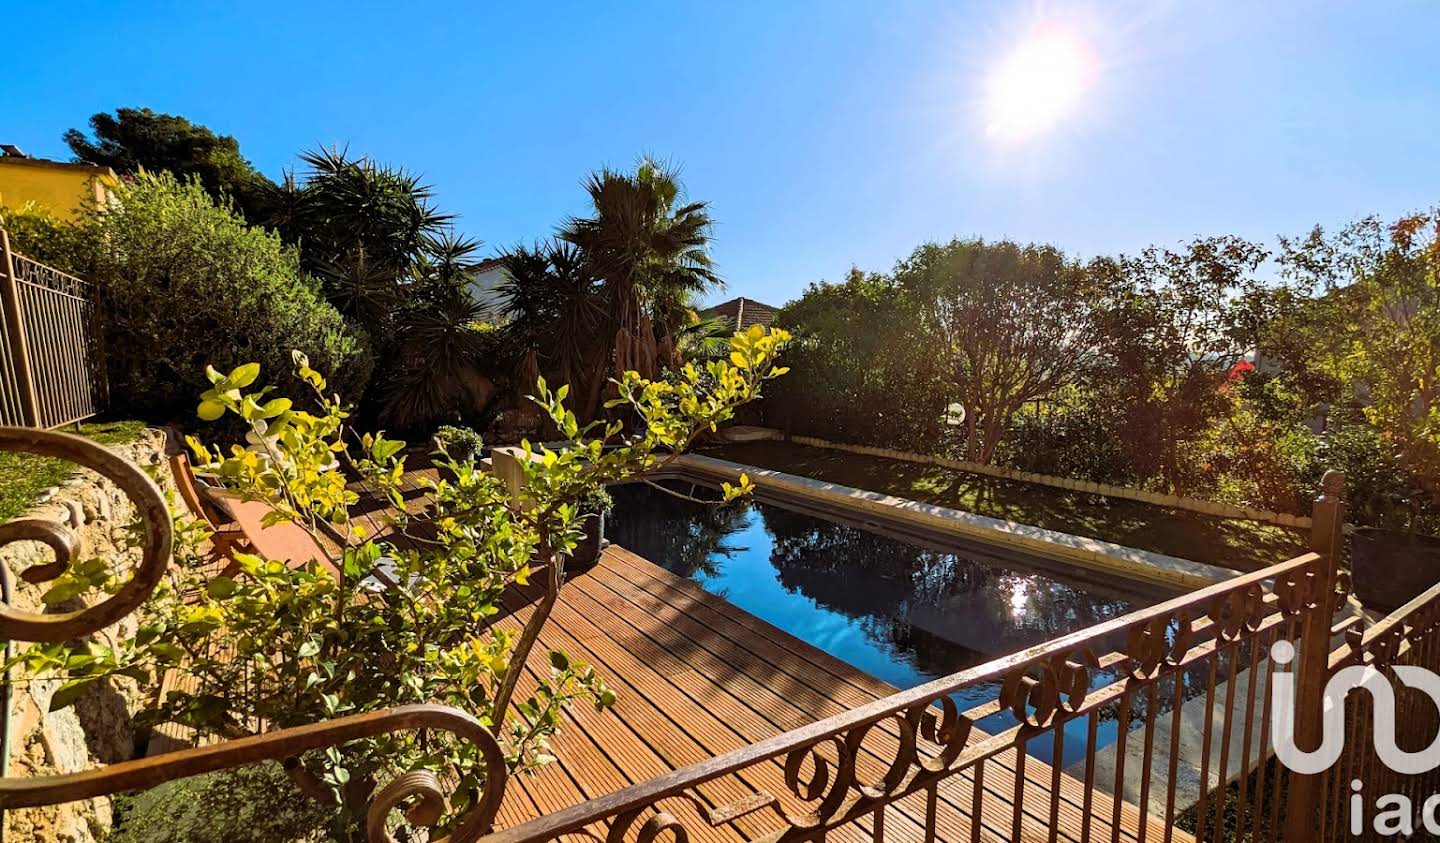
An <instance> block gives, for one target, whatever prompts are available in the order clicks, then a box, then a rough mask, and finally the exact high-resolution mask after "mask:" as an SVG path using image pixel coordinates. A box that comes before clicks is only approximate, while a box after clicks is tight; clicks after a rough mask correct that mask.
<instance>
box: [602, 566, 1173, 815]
mask: <svg viewBox="0 0 1440 843" xmlns="http://www.w3.org/2000/svg"><path fill="white" fill-rule="evenodd" d="M614 550H616V551H617V552H618V553H619V554H621V555H624V556H626V557H629V558H630V559H632V560H634V562H632V564H630V565H624V566H614V567H610V566H606V567H605V568H604V569H603V571H604V573H605V574H607V575H612V574H619V575H622V576H623V577H624V578H625V579H626V580H627V581H628V582H630V583H632V584H634V585H635V587H636V589H637V590H638V591H643V592H644V593H646V594H649V595H651V596H652V597H653V598H654V601H655V602H653V603H646V602H644V601H643V600H642V601H641V602H639V603H637V607H638V609H639V610H640V611H642V612H656V611H660V608H659V607H660V606H666V607H668V608H670V609H672V610H674V616H673V618H672V620H673V621H674V622H675V623H678V624H684V623H685V622H686V621H688V620H691V619H693V620H695V621H697V622H699V621H702V620H705V619H706V618H705V615H706V613H707V612H716V613H719V614H720V615H722V616H723V617H725V619H726V620H728V621H732V622H734V623H735V624H738V625H741V626H743V627H744V628H745V629H746V630H750V631H756V632H761V631H765V632H767V633H770V634H773V635H774V636H777V637H780V636H784V637H788V634H787V633H785V632H784V631H783V630H779V629H778V628H776V627H773V626H771V625H770V624H768V623H766V622H765V621H763V620H760V619H759V618H755V617H754V616H751V615H748V614H747V613H744V612H743V611H742V610H740V609H738V608H737V607H735V606H733V604H730V603H728V602H724V601H719V600H717V599H716V598H715V597H714V596H713V595H710V594H709V593H708V592H705V591H703V590H700V589H698V587H696V589H697V590H698V593H693V594H692V593H686V592H687V591H688V589H687V588H685V586H687V585H691V586H693V583H689V581H687V580H682V579H680V578H678V577H674V575H671V574H669V573H668V572H666V571H664V570H663V569H660V568H658V566H654V565H653V564H652V563H649V562H647V561H646V560H643V559H642V558H640V557H638V556H635V555H634V554H631V553H629V552H628V551H625V550H624V549H621V548H616V549H614ZM640 563H643V564H640ZM672 579H673V580H674V582H671V581H670V580H672ZM607 583H609V584H612V585H613V584H614V581H613V580H607ZM676 593H678V599H679V600H683V601H685V602H677V603H667V602H666V598H667V597H671V599H676V598H675V597H673V596H672V595H674V594H676ZM632 596H633V595H632ZM737 615H738V616H743V618H744V620H743V621H742V620H741V619H740V618H737V617H736V616H737ZM709 625H710V628H711V630H713V632H714V633H715V634H716V635H720V636H724V637H727V638H729V639H730V640H731V641H732V642H734V643H735V644H737V645H739V646H740V647H747V646H748V647H749V648H750V649H753V650H755V651H757V652H762V653H766V656H767V657H769V656H770V655H771V654H772V652H773V651H771V650H770V648H769V647H767V646H766V644H765V643H759V642H756V639H755V638H754V637H753V636H749V635H746V634H744V633H740V634H738V635H737V634H736V633H735V630H734V628H733V626H732V625H731V624H727V623H723V622H713V621H712V622H711V623H710V624H709ZM697 637H699V636H698V635H697ZM768 640H769V638H768V637H767V638H766V641H768ZM782 640H783V639H782ZM791 640H792V641H793V639H791ZM702 646H703V645H702ZM792 646H793V645H792ZM785 652H786V653H789V652H792V649H791V648H787V649H786V650H785ZM794 652H796V654H797V655H800V656H809V655H812V654H813V653H819V652H820V651H818V650H815V648H811V647H808V646H806V647H804V648H794ZM822 655H824V656H825V657H826V658H828V659H833V657H831V656H829V655H828V654H823V653H822ZM781 661H782V663H785V664H787V665H793V663H794V659H785V660H781ZM835 662H836V663H837V665H838V666H841V667H848V666H846V665H844V663H843V662H839V660H838V659H836V660H835ZM772 663H774V662H773V659H772ZM836 669H838V668H830V669H829V670H827V672H830V671H832V670H836ZM848 672H852V673H858V671H856V670H855V669H854V668H853V667H849V671H848ZM800 675H801V676H802V677H803V678H805V679H807V680H808V684H811V685H812V686H813V684H814V683H815V681H816V675H815V674H814V673H812V672H809V671H804V672H801V674H800ZM866 678H867V679H870V677H868V676H867V677H866ZM872 681H874V682H876V683H878V684H879V685H880V686H881V687H882V688H885V689H888V690H886V691H885V692H884V694H880V695H888V694H889V693H894V689H893V688H891V687H890V686H889V685H885V684H884V683H879V680H872ZM842 693H844V696H843V697H840V702H841V706H842V707H843V708H852V707H854V706H857V705H861V704H863V703H865V702H869V701H870V699H873V698H874V697H873V696H870V695H868V694H863V693H862V694H859V695H855V694H851V693H849V692H842ZM837 696H838V695H837ZM997 763H1000V764H1001V765H1002V766H1004V767H1006V768H1007V769H1010V770H1011V771H1012V772H1013V768H1014V765H1013V763H1012V764H1006V763H1005V762H1004V760H1003V759H999V760H997ZM1025 773H1026V779H1027V780H1028V781H1029V782H1030V783H1032V784H1033V785H1035V789H1036V790H1037V792H1036V793H1035V794H1034V796H1035V797H1036V798H1034V799H1033V800H1032V799H1027V800H1026V803H1027V804H1026V806H1025V807H1026V810H1027V813H1030V814H1032V815H1034V816H1035V817H1036V818H1038V819H1042V820H1043V821H1045V822H1046V823H1047V824H1048V816H1049V809H1050V805H1049V786H1050V778H1051V771H1050V770H1049V766H1048V765H1044V764H1043V762H1039V761H1035V760H1033V759H1032V760H1031V762H1030V763H1027V764H1026V770H1025ZM991 778H993V776H992V777H991ZM1061 782H1062V787H1061V796H1062V810H1061V814H1062V817H1063V819H1064V822H1065V825H1066V826H1068V828H1069V830H1070V831H1071V832H1072V833H1073V834H1076V835H1078V834H1079V832H1080V830H1081V823H1082V820H1083V814H1082V813H1079V812H1080V811H1081V810H1082V809H1083V805H1084V790H1083V784H1082V783H1081V782H1079V781H1077V780H1074V779H1071V778H1069V777H1068V776H1067V777H1062V779H1061ZM989 784H990V779H989V778H987V788H986V790H987V792H990V791H991V790H992V788H990V787H989V786H988V785H989ZM1042 794H1043V796H1042ZM997 796H1003V794H997ZM1101 797H1102V794H1098V793H1097V794H1096V797H1095V801H1094V805H1095V806H1096V807H1093V808H1092V811H1096V812H1098V813H1100V814H1102V815H1103V817H1105V818H1108V816H1109V811H1108V807H1109V803H1108V802H1107V801H1106V800H1105V799H1102V798H1101ZM1042 801H1043V804H1041V802H1042ZM1101 807H1103V808H1105V809H1106V810H1104V811H1100V808H1101ZM1069 808H1074V809H1075V810H1074V811H1071V810H1069ZM1094 822H1095V821H1093V820H1092V830H1094V828H1095V826H1094ZM1139 822H1140V812H1139V809H1138V808H1135V807H1134V806H1132V805H1129V804H1128V803H1126V806H1125V808H1124V809H1123V819H1122V833H1123V834H1124V835H1125V836H1126V837H1137V836H1138V828H1139ZM1151 822H1152V826H1153V825H1154V823H1156V822H1161V821H1159V820H1158V819H1157V818H1151ZM1104 826H1105V829H1106V830H1107V831H1108V826H1109V824H1108V819H1107V820H1106V821H1105V823H1104ZM1160 828H1161V829H1162V834H1163V822H1162V823H1161V826H1160ZM1152 832H1153V828H1152Z"/></svg>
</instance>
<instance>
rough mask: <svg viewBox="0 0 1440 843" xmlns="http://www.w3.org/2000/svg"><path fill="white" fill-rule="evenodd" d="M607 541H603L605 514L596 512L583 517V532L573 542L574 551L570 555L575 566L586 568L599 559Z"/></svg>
mask: <svg viewBox="0 0 1440 843" xmlns="http://www.w3.org/2000/svg"><path fill="white" fill-rule="evenodd" d="M608 544H609V542H607V541H605V514H604V513H603V512H602V513H598V514H595V515H590V516H587V517H586V519H585V534H584V535H583V536H582V537H581V538H580V541H579V542H577V543H576V544H575V553H574V554H573V555H572V556H571V557H570V558H571V561H572V562H573V564H574V566H575V567H576V568H588V567H590V566H591V565H594V564H595V563H596V562H598V561H600V551H602V550H604V549H605V547H606V545H608Z"/></svg>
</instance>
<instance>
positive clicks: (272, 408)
mask: <svg viewBox="0 0 1440 843" xmlns="http://www.w3.org/2000/svg"><path fill="white" fill-rule="evenodd" d="M291 406H292V402H291V401H290V399H289V398H272V399H270V400H269V401H266V402H265V406H263V407H261V408H260V415H261V416H263V417H264V418H267V419H273V418H275V417H276V416H278V415H280V414H281V413H283V412H285V411H286V410H288V409H290V407H291Z"/></svg>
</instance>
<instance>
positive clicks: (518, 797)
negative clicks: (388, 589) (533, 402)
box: [358, 469, 1190, 843]
mask: <svg viewBox="0 0 1440 843" xmlns="http://www.w3.org/2000/svg"><path fill="white" fill-rule="evenodd" d="M430 471H433V470H432V469H421V470H417V471H414V472H412V473H411V475H409V476H408V477H407V481H408V487H409V488H408V491H407V494H406V499H407V500H406V508H407V509H409V510H410V511H411V512H420V511H422V510H423V509H424V508H425V506H426V504H427V498H426V495H425V491H424V488H423V486H421V485H420V483H419V482H418V480H419V476H420V475H421V474H423V473H429V472H430ZM358 511H359V512H360V513H362V517H363V518H365V519H368V520H369V521H370V522H371V524H372V529H374V530H376V531H377V532H383V531H384V530H385V526H386V525H385V521H386V519H385V517H384V505H383V504H382V503H381V502H380V501H376V500H374V499H373V498H368V499H367V500H365V501H362V504H361V506H360V507H359V508H358ZM506 608H507V609H509V610H510V613H509V615H508V616H507V617H506V618H505V619H504V620H502V621H501V623H503V624H509V625H513V626H517V627H518V626H519V625H520V624H522V623H523V622H524V620H525V618H526V617H528V615H529V611H530V605H529V600H528V598H527V597H526V596H525V595H521V594H516V595H515V596H514V597H513V598H512V599H511V600H510V601H509V603H508V605H507V606H506ZM549 648H554V649H563V650H565V651H566V652H567V653H568V654H569V655H570V656H571V657H572V658H573V659H579V660H582V661H586V662H589V663H591V664H593V665H594V666H595V668H596V670H597V671H599V673H600V674H601V675H602V676H603V677H604V678H605V680H606V682H607V683H608V684H609V685H610V686H611V687H612V688H614V689H615V691H616V693H617V694H618V695H619V701H618V702H617V703H616V705H615V706H614V708H613V709H611V710H608V711H604V712H597V711H595V710H594V709H592V708H589V707H581V706H575V707H573V709H572V710H571V711H569V712H568V713H567V714H566V721H567V722H566V723H565V724H564V726H563V728H562V731H561V733H560V735H559V736H558V737H557V738H556V740H555V742H554V745H553V747H552V753H553V754H554V755H555V757H556V758H557V761H556V762H555V763H552V764H550V765H548V766H546V767H544V768H542V769H541V770H540V771H539V772H538V773H535V774H532V775H525V776H520V777H518V778H517V779H515V780H514V781H513V782H512V784H511V786H510V789H509V791H508V793H507V795H506V799H505V802H504V804H503V806H502V808H501V813H500V817H499V824H500V825H501V826H502V827H509V826H513V825H515V824H518V823H520V822H523V821H525V820H529V819H533V818H535V817H537V816H540V815H542V814H545V813H549V812H553V811H556V810H559V809H561V808H565V807H569V806H571V805H575V804H577V803H580V802H583V801H585V800H587V799H591V798H594V797H597V796H600V795H602V794H605V793H608V792H611V791H614V790H616V789H619V788H622V787H625V786H627V785H630V784H634V783H636V782H640V781H644V780H646V779H649V778H652V777H654V776H657V775H660V774H663V773H667V772H670V771H672V770H676V769H679V768H682V767H685V766H688V765H691V764H694V763H697V762H700V761H703V760H705V759H707V758H711V757H713V756H715V755H718V754H720V753H724V752H728V751H730V750H733V749H738V748H740V747H743V746H745V745H747V744H751V743H754V742H756V741H759V740H762V739H764V738H768V737H772V736H774V735H777V734H780V733H782V732H785V731H788V730H791V729H795V728H798V727H801V726H804V725H806V724H809V723H813V722H815V721H817V720H820V719H823V718H825V717H828V716H831V715H835V714H840V713H842V712H844V711H846V710H849V709H852V708H855V707H856V706H859V705H862V704H864V703H868V702H871V701H873V700H875V699H879V698H882V697H885V696H888V695H889V694H892V693H894V692H895V690H896V689H895V688H894V687H892V686H890V685H888V684H886V683H884V682H881V681H879V680H877V679H874V678H872V677H870V676H868V675H867V674H865V673H863V672H861V671H860V670H857V669H856V668H854V667H852V666H850V665H848V664H846V663H844V662H842V661H840V660H838V659H836V658H834V657H832V656H830V655H828V654H826V653H824V652H822V651H820V650H818V649H816V648H814V647H812V646H810V645H808V644H806V643H804V642H802V641H800V640H798V639H796V638H794V637H792V636H790V635H788V634H787V633H785V632H782V631H781V630H779V629H778V628H776V627H774V626H771V625H770V624H768V623H766V622H764V621H762V620H760V619H758V618H756V617H754V616H752V615H749V614H747V613H745V612H743V611H741V610H740V609H738V608H736V607H735V606H733V605H731V604H730V603H728V602H727V601H725V600H724V599H722V598H719V597H716V596H715V595H712V594H710V593H708V592H706V591H704V590H703V589H701V588H700V587H699V586H698V585H696V584H695V583H693V582H691V581H690V580H687V579H682V578H680V577H677V576H675V575H673V574H671V573H669V572H668V571H666V570H664V569H662V568H660V567H659V566H657V565H655V564H652V563H651V562H649V561H647V560H645V559H642V558H640V557H639V556H637V555H635V554H634V553H631V552H629V551H627V550H625V549H623V548H620V547H614V546H612V547H611V548H610V549H608V550H607V551H606V552H605V554H604V555H603V557H602V559H601V561H600V562H599V563H598V564H596V565H595V566H594V567H593V568H591V569H590V570H588V571H584V572H581V573H577V574H573V575H572V576H571V577H570V578H569V580H568V581H567V582H566V584H565V586H564V588H563V590H562V595H561V598H560V600H559V602H558V603H557V605H556V607H555V611H554V614H553V615H552V618H551V620H550V622H549V624H547V626H546V627H545V630H544V632H543V634H542V636H541V647H540V648H537V652H536V653H535V654H534V656H533V658H532V659H531V662H530V665H529V666H527V673H528V675H527V677H526V684H527V685H528V686H529V687H533V685H534V682H535V677H536V671H548V658H547V656H546V652H544V650H546V649H549ZM521 690H522V691H525V690H528V688H527V687H525V686H522V689H521ZM979 737H980V736H976V737H975V738H973V739H972V740H978V739H979ZM897 741H898V737H897V733H896V732H895V731H894V729H893V727H889V726H888V725H887V726H886V727H884V728H877V729H876V730H875V731H874V732H873V733H872V735H871V736H870V737H869V738H868V739H867V741H866V744H865V747H864V749H865V752H864V760H863V761H862V764H861V766H862V773H863V774H866V775H869V776H874V778H876V779H878V778H879V777H880V775H883V771H884V769H885V767H884V765H885V763H886V762H888V760H889V759H890V758H892V757H893V755H892V754H891V753H892V752H893V749H894V748H895V747H896V746H897ZM1015 767H1016V765H1015V759H1014V754H1013V753H1007V756H1006V758H1005V759H1003V760H1002V759H996V760H995V761H992V762H990V763H988V764H987V765H986V769H985V778H984V788H985V791H986V797H985V799H984V801H983V803H982V804H983V805H984V806H985V807H984V809H983V811H982V817H981V820H980V824H981V837H982V839H986V840H991V841H1010V840H1019V839H1023V840H1032V839H1033V840H1053V839H1060V840H1070V841H1080V840H1082V839H1106V840H1108V839H1111V817H1112V816H1113V809H1114V807H1115V804H1114V802H1113V801H1112V799H1111V797H1109V796H1107V795H1105V794H1103V793H1099V792H1094V793H1092V794H1090V795H1089V799H1088V804H1089V810H1090V814H1091V817H1090V825H1089V835H1088V838H1087V837H1084V836H1082V828H1084V810H1085V806H1086V805H1087V798H1086V796H1087V795H1086V793H1085V788H1084V786H1083V784H1082V783H1081V782H1080V781H1078V780H1076V779H1074V778H1071V777H1069V776H1066V775H1064V774H1061V773H1059V772H1058V771H1055V770H1053V769H1052V768H1051V767H1050V766H1049V765H1047V764H1044V763H1043V762H1040V761H1038V760H1037V759H1034V758H1027V759H1025V761H1024V764H1023V771H1022V773H1021V775H1023V779H1024V790H1025V794H1026V795H1025V798H1024V800H1023V803H1024V810H1023V812H1022V818H1021V822H1020V825H1021V827H1020V829H1019V830H1018V833H1017V830H1016V829H1015V828H1014V819H1013V814H1014V811H1013V803H1012V795H1013V793H1014V787H1015V777H1016V772H1015ZM865 768H868V769H865ZM1057 783H1058V793H1059V795H1060V803H1059V805H1058V807H1057V808H1056V813H1057V816H1058V826H1059V833H1058V835H1057V836H1054V837H1052V836H1051V834H1050V819H1049V817H1050V814H1051V809H1052V801H1051V794H1052V793H1053V792H1055V791H1056V790H1057V788H1056V784H1057ZM700 790H701V792H700V793H699V794H698V795H699V797H700V798H701V799H702V800H703V801H704V802H705V803H706V804H707V806H708V807H711V808H714V807H717V806H720V805H726V804H730V803H732V802H735V801H736V800H739V799H743V798H745V797H747V796H750V795H752V794H753V793H755V792H757V791H760V790H764V791H768V792H769V793H772V794H775V795H777V796H782V795H788V793H789V790H788V788H786V787H785V785H784V780H783V770H782V768H781V765H780V763H779V762H778V761H777V762H769V763H765V764H761V765H758V766H755V767H752V768H747V769H746V770H744V771H742V772H741V773H739V774H737V775H735V776H731V777H729V778H727V779H724V780H720V781H716V782H712V783H710V784H708V785H706V786H704V787H702V788H701V789H700ZM972 791H973V781H972V780H971V778H970V777H969V775H964V776H955V777H952V778H951V779H949V780H947V782H945V784H944V785H942V786H941V788H940V793H939V799H938V808H939V810H938V815H937V827H936V834H937V837H938V839H940V840H945V841H960V840H970V839H971V830H972V824H973V822H974V818H973V817H972V816H971V807H970V806H971V805H972V804H973V800H972ZM672 803H673V804H672ZM665 807H666V808H667V810H670V811H671V812H672V813H674V814H675V815H676V816H677V817H680V818H682V820H685V821H686V824H687V826H689V828H690V830H691V834H692V836H693V837H694V838H695V839H697V840H706V841H717V843H718V842H719V841H726V842H727V843H728V841H735V840H748V839H754V838H755V837H758V836H761V835H763V834H765V833H767V832H769V831H772V830H774V829H775V828H776V827H777V825H778V824H777V822H776V819H775V816H774V814H773V812H759V813H756V814H752V815H749V816H746V817H742V818H741V819H740V820H738V821H736V822H734V823H732V824H728V825H723V826H720V827H717V828H712V827H710V826H709V825H708V824H707V823H705V822H704V821H703V820H701V819H699V818H698V817H697V816H696V814H695V813H694V812H693V810H692V809H690V808H688V807H687V805H686V803H685V801H684V800H680V799H675V800H670V801H668V802H666V803H665ZM789 807H797V808H798V807H799V804H798V803H791V804H790V805H789ZM925 807H926V806H925V797H924V795H923V794H914V795H913V796H911V797H908V798H907V799H905V800H902V801H900V802H898V803H895V804H893V805H891V806H890V807H889V808H888V809H887V810H886V813H885V817H884V828H883V837H884V838H885V839H886V840H903V841H909V840H924V839H925V837H926V830H925V816H926V813H925ZM1119 815H1120V826H1121V829H1120V830H1121V834H1120V839H1124V840H1136V839H1141V840H1144V839H1148V840H1155V841H1161V840H1188V839H1190V835H1188V834H1186V833H1184V832H1182V831H1180V830H1178V829H1169V830H1168V833H1167V829H1166V828H1165V824H1164V822H1163V821H1162V820H1158V819H1155V818H1153V817H1146V818H1145V820H1144V822H1145V824H1146V825H1147V828H1145V829H1144V830H1143V833H1142V830H1141V828H1140V826H1141V824H1142V819H1141V813H1140V811H1139V809H1138V808H1136V807H1134V806H1133V805H1130V804H1128V803H1122V804H1121V805H1120V814H1119ZM872 824H873V821H868V820H867V821H865V822H863V823H860V824H858V827H852V828H847V829H845V832H846V833H843V834H842V833H834V835H833V836H836V837H838V838H843V839H847V840H850V839H854V840H861V839H865V840H868V839H871V835H872V832H873V827H872Z"/></svg>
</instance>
